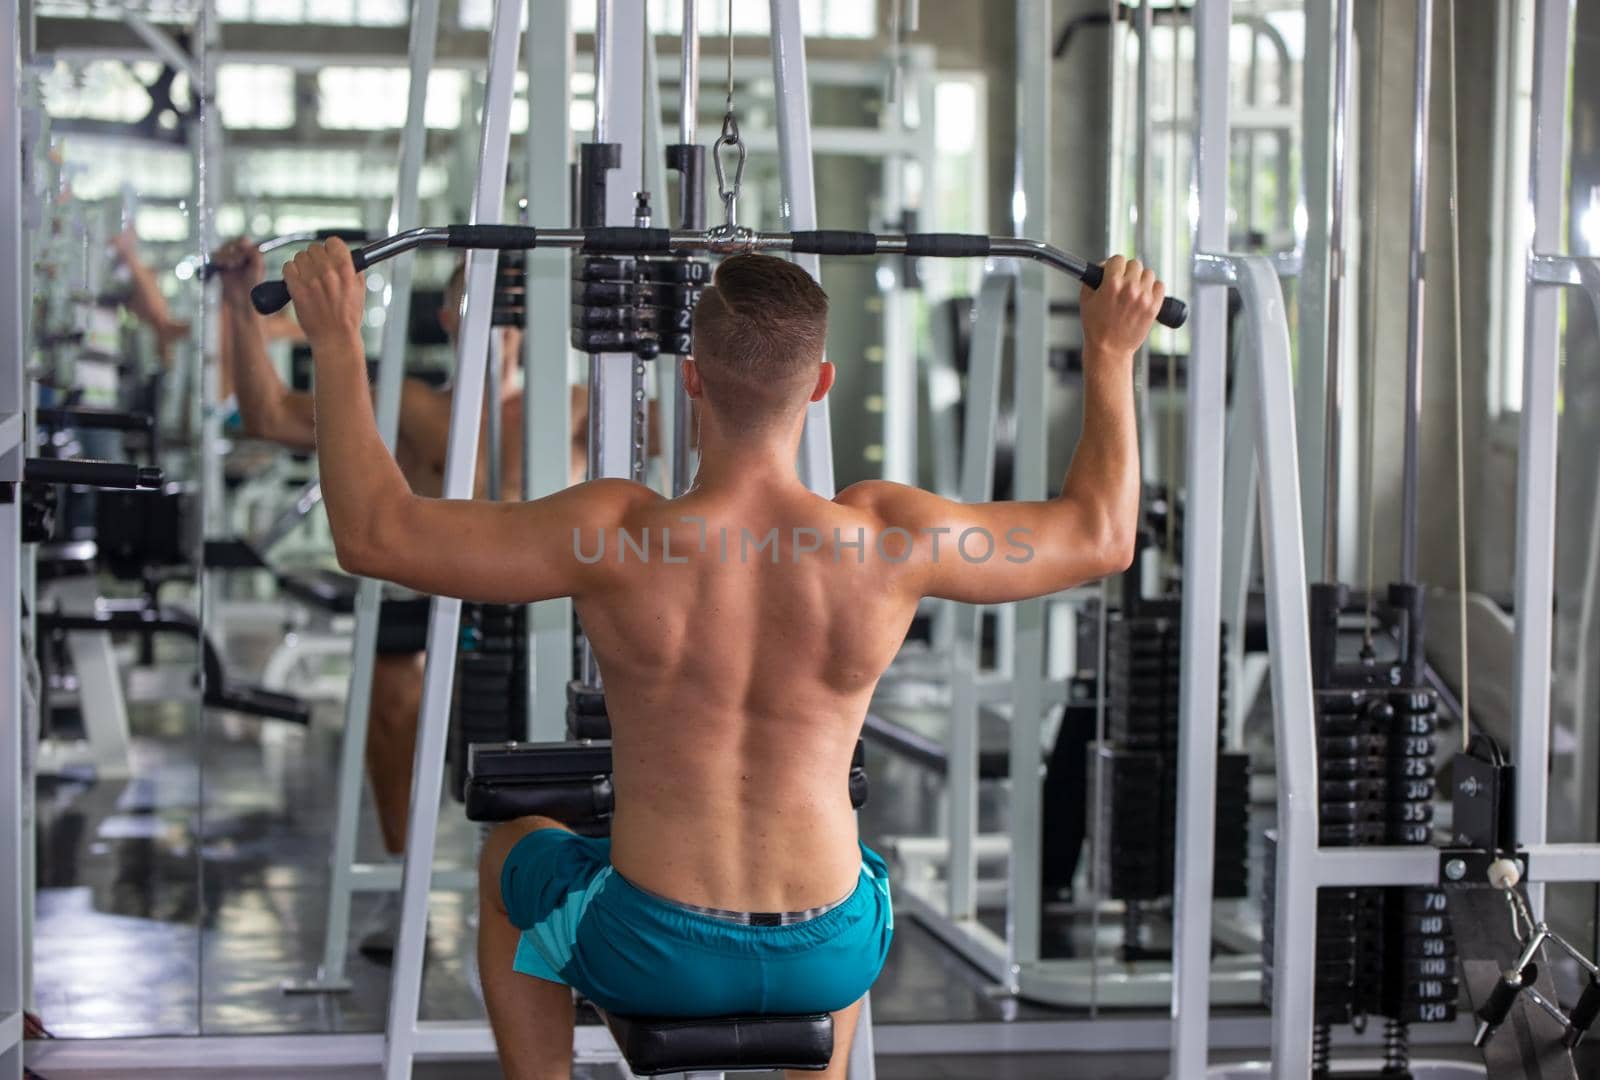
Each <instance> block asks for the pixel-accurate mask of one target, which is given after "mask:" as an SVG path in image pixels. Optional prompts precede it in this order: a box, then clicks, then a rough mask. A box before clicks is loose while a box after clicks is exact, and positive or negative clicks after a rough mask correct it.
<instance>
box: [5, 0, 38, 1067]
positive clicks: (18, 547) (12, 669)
mask: <svg viewBox="0 0 1600 1080" xmlns="http://www.w3.org/2000/svg"><path fill="white" fill-rule="evenodd" d="M3 10H4V18H3V19H0V22H4V24H5V29H4V34H5V47H4V49H3V50H0V85H3V86H6V87H9V88H10V95H9V97H8V99H7V100H6V101H5V103H4V104H0V155H3V156H0V335H4V340H3V342H0V422H4V423H5V425H6V428H7V429H12V425H13V424H14V423H20V418H21V416H22V414H23V412H24V411H25V410H26V408H27V402H26V399H25V398H24V394H23V386H24V383H23V373H22V365H23V358H24V357H25V356H26V355H27V353H26V351H25V349H26V341H27V339H26V338H25V337H24V331H23V328H24V326H25V325H26V319H27V310H26V308H27V305H26V303H25V300H24V298H25V297H28V296H30V295H31V292H32V290H31V289H30V288H29V283H28V269H29V268H28V264H27V262H26V261H25V258H24V252H25V248H24V244H25V243H26V240H25V233H24V231H23V227H22V204H23V200H24V199H25V198H28V197H29V196H28V193H27V192H26V191H25V190H24V186H23V175H22V147H23V138H24V136H23V122H22V95H21V93H20V87H21V85H22V82H21V79H22V36H23V34H24V33H25V32H26V30H25V28H24V26H23V23H22V21H21V19H20V11H19V7H18V2H17V0H5V4H4V9H3ZM14 430H15V431H16V433H17V438H14V439H11V440H8V445H7V444H0V485H8V486H10V488H11V491H12V492H13V493H16V492H19V491H20V481H21V480H22V469H23V459H24V453H23V449H24V448H23V444H22V441H21V437H20V436H21V430H20V427H19V428H15V429H14ZM22 587H23V576H22V500H21V499H20V498H17V497H15V496H14V497H12V498H11V499H9V500H5V501H0V640H3V641H4V642H5V647H4V648H0V1022H3V1024H4V1027H3V1030H0V1077H3V1078H4V1080H21V1077H22V1030H21V1027H22V1025H21V1013H22V1010H23V1008H24V1006H26V1005H27V1001H26V1000H25V999H24V996H23V995H24V994H25V992H26V982H25V980H26V976H27V972H28V965H27V963H26V961H25V960H24V953H25V950H26V949H27V948H28V947H29V941H28V939H27V938H26V937H25V936H24V934H23V924H24V922H25V921H26V920H27V919H28V918H29V917H30V916H29V912H30V910H31V905H32V902H33V900H32V897H31V896H30V895H27V894H25V893H24V891H23V889H24V882H25V881H26V880H27V879H28V876H29V874H28V870H29V864H28V859H27V855H26V847H25V845H28V846H31V844H32V837H31V836H28V835H26V834H25V833H24V829H23V824H24V817H23V815H24V812H25V810H24V807H25V802H24V794H23V791H24V789H25V788H28V789H31V787H32V777H31V776H30V775H29V772H28V769H27V757H26V755H25V753H24V741H25V740H26V739H27V738H28V736H27V733H26V726H25V724H24V722H23V717H24V715H25V714H24V711H23V710H24V705H25V699H24V696H23V683H22V631H23V621H22ZM28 749H29V750H31V747H30V748H28Z"/></svg>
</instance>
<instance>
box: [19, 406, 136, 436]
mask: <svg viewBox="0 0 1600 1080" xmlns="http://www.w3.org/2000/svg"><path fill="white" fill-rule="evenodd" d="M34 418H35V419H36V420H37V421H38V422H39V426H40V427H50V428H61V427H72V428H78V429H79V430H80V431H91V430H93V431H154V430H155V426H156V418H155V417H153V416H151V415H150V414H149V413H141V412H124V411H122V410H121V409H100V408H95V407H92V406H86V405H75V406H68V407H65V408H42V409H39V410H38V411H37V412H35V413H34Z"/></svg>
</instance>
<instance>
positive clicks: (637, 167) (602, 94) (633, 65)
mask: <svg viewBox="0 0 1600 1080" xmlns="http://www.w3.org/2000/svg"><path fill="white" fill-rule="evenodd" d="M600 11H601V12H602V13H603V16H604V17H603V21H602V22H597V23H596V27H597V29H596V37H595V42H596V45H597V48H596V49H595V56H596V65H595V88H596V89H595V138H596V141H598V142H611V143H616V144H618V145H619V146H620V147H621V148H622V155H621V164H620V166H619V167H618V168H617V169H615V170H613V171H612V173H611V182H610V183H609V184H608V185H607V187H606V224H607V225H613V226H630V225H632V224H633V220H634V202H635V200H634V195H635V193H636V192H637V191H638V190H639V183H640V177H641V175H642V166H643V162H644V142H645V139H644V129H645V117H644V79H645V48H646V34H645V4H644V0H601V3H600ZM633 361H634V357H633V354H632V353H602V354H598V355H596V356H594V357H592V358H591V360H590V367H591V374H590V382H589V393H590V399H589V407H590V409H591V413H590V415H591V416H594V417H597V418H598V420H599V424H598V426H597V427H594V428H591V430H590V439H591V440H592V444H591V445H594V444H598V447H597V449H598V453H597V454H596V460H595V464H596V465H597V466H598V472H596V473H594V474H593V476H594V477H627V476H629V475H630V474H631V466H632V446H631V443H632V440H631V439H629V438H628V437H627V433H628V431H629V428H630V425H631V423H632V419H633V408H632V403H631V399H632V389H633Z"/></svg>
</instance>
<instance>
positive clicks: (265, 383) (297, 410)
mask: <svg viewBox="0 0 1600 1080" xmlns="http://www.w3.org/2000/svg"><path fill="white" fill-rule="evenodd" d="M223 320H224V323H225V326H224V334H223V363H224V365H226V366H227V367H228V368H230V369H231V374H232V380H233V388H234V393H235V394H237V395H238V399H239V418H240V419H241V420H242V421H243V422H244V430H245V433H246V434H248V435H253V436H256V437H258V438H263V439H271V440H273V441H274V442H280V443H283V444H284V445H285V446H288V447H290V448H291V449H295V450H310V449H311V448H312V447H313V446H314V445H315V444H316V431H315V427H314V425H313V421H312V409H311V398H310V395H308V394H304V393H298V392H296V391H293V390H290V389H289V387H288V386H286V385H284V382H283V379H282V378H280V377H279V375H278V371H277V369H276V368H274V367H273V366H272V358H271V357H269V356H268V355H267V343H266V339H265V337H264V336H263V335H262V333H261V324H260V317H259V316H258V315H256V313H255V309H254V308H252V307H250V301H249V299H248V297H246V298H243V299H240V298H236V297H229V298H227V299H225V300H224V301H223Z"/></svg>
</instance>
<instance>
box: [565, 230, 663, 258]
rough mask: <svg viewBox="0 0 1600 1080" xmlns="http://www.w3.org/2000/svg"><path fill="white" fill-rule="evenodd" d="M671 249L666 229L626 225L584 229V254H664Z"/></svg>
mask: <svg viewBox="0 0 1600 1080" xmlns="http://www.w3.org/2000/svg"><path fill="white" fill-rule="evenodd" d="M671 250H672V233H671V232H669V231H668V230H666V229H635V228H629V227H626V226H616V227H611V228H599V229H585V230H584V232H583V253H584V254H585V255H665V254H667V253H668V252H669V251H671Z"/></svg>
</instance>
